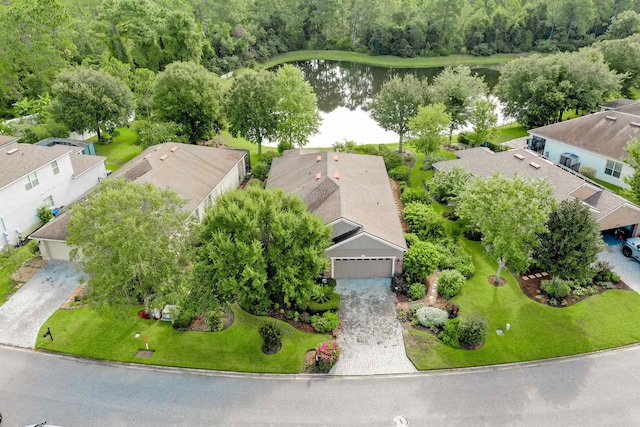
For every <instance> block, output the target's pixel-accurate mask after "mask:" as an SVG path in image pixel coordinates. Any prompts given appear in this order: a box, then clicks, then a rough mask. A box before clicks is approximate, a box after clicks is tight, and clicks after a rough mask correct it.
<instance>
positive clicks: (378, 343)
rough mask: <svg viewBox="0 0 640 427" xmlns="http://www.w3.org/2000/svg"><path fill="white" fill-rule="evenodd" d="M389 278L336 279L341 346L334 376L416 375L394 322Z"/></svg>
mask: <svg viewBox="0 0 640 427" xmlns="http://www.w3.org/2000/svg"><path fill="white" fill-rule="evenodd" d="M390 283H391V279H339V280H338V284H337V286H336V289H335V291H336V292H337V293H339V294H340V296H341V297H342V303H341V306H340V318H341V319H342V329H341V331H340V334H339V335H338V343H340V346H341V347H342V354H341V356H340V361H339V362H338V363H337V364H336V365H335V366H334V367H333V369H332V370H331V372H330V373H331V374H334V375H371V374H398V373H409V372H417V371H416V368H415V367H414V366H413V364H412V363H411V362H410V361H409V359H408V358H407V355H406V352H405V348H404V340H403V339H402V327H401V326H400V322H398V320H397V319H396V304H395V295H394V294H393V293H392V292H391V290H390V289H389V285H390Z"/></svg>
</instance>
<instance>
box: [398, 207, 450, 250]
mask: <svg viewBox="0 0 640 427" xmlns="http://www.w3.org/2000/svg"><path fill="white" fill-rule="evenodd" d="M404 220H405V222H406V223H407V226H408V227H409V229H410V230H411V232H412V233H414V234H416V235H417V236H418V237H419V238H420V239H421V240H425V241H427V240H432V241H433V240H438V239H442V238H444V237H446V236H447V231H446V230H445V227H444V224H445V220H444V218H442V216H441V215H440V214H438V213H437V212H436V211H434V210H433V207H431V206H430V205H427V204H424V203H409V204H407V205H406V206H405V207H404Z"/></svg>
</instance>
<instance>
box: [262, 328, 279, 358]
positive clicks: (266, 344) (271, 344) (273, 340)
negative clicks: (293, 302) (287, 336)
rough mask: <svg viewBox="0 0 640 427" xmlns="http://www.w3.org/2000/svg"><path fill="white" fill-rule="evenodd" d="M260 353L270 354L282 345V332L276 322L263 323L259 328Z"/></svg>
mask: <svg viewBox="0 0 640 427" xmlns="http://www.w3.org/2000/svg"><path fill="white" fill-rule="evenodd" d="M260 336H261V337H262V343H263V344H262V351H263V352H265V353H270V352H272V351H274V350H276V349H277V348H278V347H280V346H281V345H282V340H281V337H282V330H281V329H280V326H279V325H278V324H277V323H276V322H264V323H263V324H262V326H261V327H260Z"/></svg>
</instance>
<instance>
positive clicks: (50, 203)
mask: <svg viewBox="0 0 640 427" xmlns="http://www.w3.org/2000/svg"><path fill="white" fill-rule="evenodd" d="M42 206H46V207H48V208H51V207H53V196H49V197H47V198H46V199H44V200H43V201H42Z"/></svg>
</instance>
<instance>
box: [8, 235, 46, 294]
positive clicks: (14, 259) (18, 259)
mask: <svg viewBox="0 0 640 427" xmlns="http://www.w3.org/2000/svg"><path fill="white" fill-rule="evenodd" d="M37 245H38V243H37V242H35V241H30V242H29V243H28V244H27V245H25V246H22V247H20V248H18V249H10V250H9V251H8V252H3V253H0V305H2V304H4V303H5V302H6V301H7V294H9V293H12V292H13V290H14V288H15V285H16V282H14V281H13V280H11V277H10V276H11V275H12V274H13V273H14V272H15V271H16V270H17V269H18V267H20V266H21V265H22V264H24V263H25V262H26V261H27V260H28V259H29V258H31V257H32V256H33V252H32V249H33V247H34V246H37Z"/></svg>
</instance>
